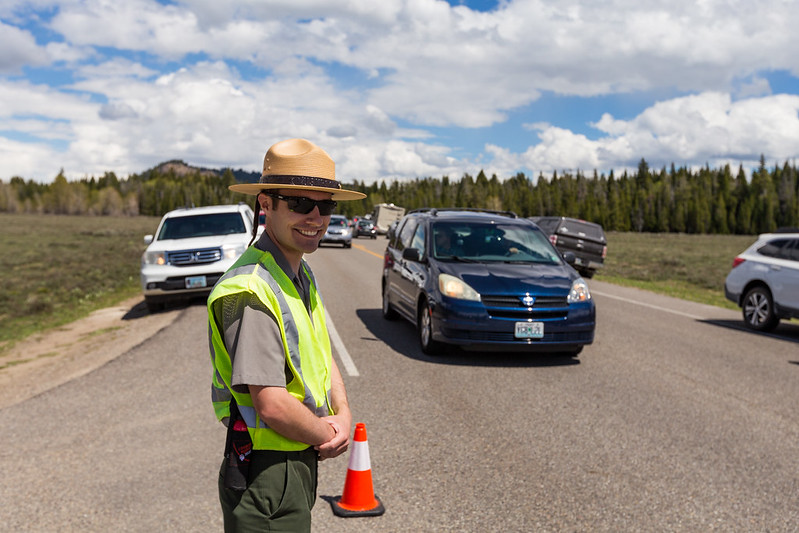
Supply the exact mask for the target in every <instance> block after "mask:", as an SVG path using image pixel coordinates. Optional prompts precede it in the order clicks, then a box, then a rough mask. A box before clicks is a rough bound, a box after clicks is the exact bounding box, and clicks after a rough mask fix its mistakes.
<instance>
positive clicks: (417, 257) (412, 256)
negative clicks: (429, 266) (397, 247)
mask: <svg viewBox="0 0 799 533" xmlns="http://www.w3.org/2000/svg"><path fill="white" fill-rule="evenodd" d="M402 258H403V259H407V260H408V261H414V262H416V263H418V262H419V261H421V260H422V254H421V253H420V252H419V250H417V249H416V248H405V249H404V250H403V251H402Z"/></svg>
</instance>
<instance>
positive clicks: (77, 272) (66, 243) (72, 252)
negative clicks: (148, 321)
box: [0, 214, 755, 352]
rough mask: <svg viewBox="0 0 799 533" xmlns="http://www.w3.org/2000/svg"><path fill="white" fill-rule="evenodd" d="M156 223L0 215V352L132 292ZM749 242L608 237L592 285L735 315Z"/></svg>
mask: <svg viewBox="0 0 799 533" xmlns="http://www.w3.org/2000/svg"><path fill="white" fill-rule="evenodd" d="M158 220H159V219H158V218H157V217H89V216H57V215H10V214H0V227H1V228H2V231H0V309H2V311H0V352H2V351H4V350H5V349H7V348H8V347H9V346H11V345H12V344H13V343H14V342H15V341H18V340H20V339H22V338H24V337H26V336H28V335H30V334H32V333H35V332H38V331H43V330H46V329H50V328H54V327H58V326H60V325H63V324H66V323H69V322H72V321H74V320H77V319H78V318H82V317H84V316H86V315H88V314H89V313H91V312H92V311H94V310H96V309H101V308H103V307H107V306H110V305H114V304H116V303H118V302H120V301H121V300H124V299H126V298H129V297H132V296H136V295H138V294H141V288H140V286H139V264H140V259H141V254H142V252H143V251H144V248H145V245H144V241H143V237H144V235H145V234H147V233H153V232H154V231H155V229H156V227H157V226H158ZM754 241H755V237H754V236H740V235H735V236H729V235H684V234H657V233H655V234H653V233H618V232H610V233H608V256H607V259H606V261H605V268H604V269H602V270H601V271H600V272H599V273H597V274H596V279H597V280H600V281H608V282H611V283H616V284H619V285H627V286H634V287H639V288H642V289H646V290H650V291H654V292H658V293H662V294H668V295H670V296H675V297H677V298H683V299H686V300H691V301H695V302H700V303H706V304H710V305H715V306H720V307H727V308H735V306H734V305H733V304H732V302H728V301H727V300H726V299H725V298H724V289H723V287H724V278H725V276H726V275H727V272H729V269H730V266H731V264H732V259H733V257H735V255H736V254H738V253H740V252H741V251H743V250H744V249H745V248H746V247H747V246H749V245H750V244H751V243H753V242H754Z"/></svg>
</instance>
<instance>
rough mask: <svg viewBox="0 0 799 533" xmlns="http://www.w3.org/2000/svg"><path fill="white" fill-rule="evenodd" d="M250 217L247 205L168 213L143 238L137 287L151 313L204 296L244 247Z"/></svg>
mask: <svg viewBox="0 0 799 533" xmlns="http://www.w3.org/2000/svg"><path fill="white" fill-rule="evenodd" d="M253 218H254V214H253V212H252V209H250V207H249V206H247V205H245V204H238V205H214V206H207V207H193V208H185V209H176V210H174V211H170V212H169V213H167V214H166V215H164V217H163V218H162V219H161V222H160V223H159V224H158V229H157V230H156V232H155V237H153V235H146V236H145V237H144V242H145V244H147V245H148V246H147V249H146V250H145V252H144V254H143V255H142V258H141V286H142V291H143V292H144V300H145V303H146V304H147V308H148V309H149V310H150V312H155V311H159V310H161V309H163V307H164V305H165V304H166V303H167V302H168V301H170V300H175V299H184V298H188V297H191V296H195V295H198V294H207V293H209V292H210V291H211V289H212V288H213V286H214V284H215V283H216V282H217V280H218V279H219V278H220V277H221V276H222V274H224V273H225V271H226V270H227V269H228V268H229V267H230V266H231V265H232V264H233V262H234V261H235V260H236V259H238V258H239V256H240V255H241V254H243V253H244V251H245V250H246V249H247V244H249V242H250V239H251V238H252V224H253Z"/></svg>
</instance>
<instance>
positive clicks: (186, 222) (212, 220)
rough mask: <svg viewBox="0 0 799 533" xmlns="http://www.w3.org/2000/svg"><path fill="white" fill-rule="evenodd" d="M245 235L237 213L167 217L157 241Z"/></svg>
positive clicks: (242, 223)
mask: <svg viewBox="0 0 799 533" xmlns="http://www.w3.org/2000/svg"><path fill="white" fill-rule="evenodd" d="M233 233H247V228H246V227H244V219H242V218H241V215H240V214H238V213H206V214H203V215H190V216H185V217H169V218H167V219H166V220H164V225H163V226H161V231H160V232H158V240H164V239H191V238H192V237H208V236H210V235H230V234H233Z"/></svg>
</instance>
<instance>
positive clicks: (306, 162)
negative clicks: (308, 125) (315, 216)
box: [228, 139, 366, 201]
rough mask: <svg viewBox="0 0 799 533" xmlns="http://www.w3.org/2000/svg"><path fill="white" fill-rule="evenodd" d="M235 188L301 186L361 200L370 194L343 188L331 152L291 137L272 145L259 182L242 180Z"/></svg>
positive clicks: (248, 191) (257, 189) (253, 191)
mask: <svg viewBox="0 0 799 533" xmlns="http://www.w3.org/2000/svg"><path fill="white" fill-rule="evenodd" d="M228 188H229V189H230V190H231V191H234V192H241V193H244V194H252V195H257V194H259V193H260V192H262V191H265V190H267V189H297V190H302V191H321V192H329V193H333V197H332V199H333V200H336V201H341V200H360V199H361V198H366V195H365V194H364V193H362V192H358V191H349V190H347V189H342V188H341V183H339V182H338V181H336V164H335V163H334V162H333V160H332V159H330V156H329V155H327V152H325V151H324V150H322V149H321V148H319V147H318V146H316V145H315V144H314V143H312V142H311V141H306V140H305V139H289V140H287V141H280V142H279V143H276V144H274V145H272V147H271V148H269V150H267V152H266V157H264V171H263V173H262V174H261V180H260V181H259V182H258V183H239V184H237V185H231V186H230V187H228Z"/></svg>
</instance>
